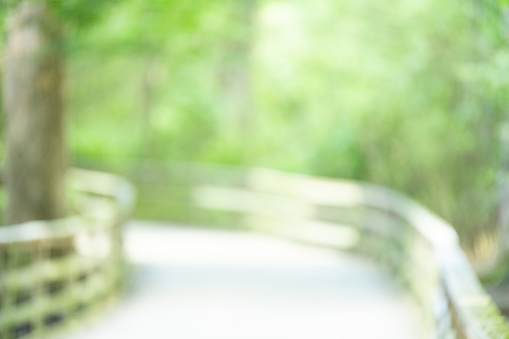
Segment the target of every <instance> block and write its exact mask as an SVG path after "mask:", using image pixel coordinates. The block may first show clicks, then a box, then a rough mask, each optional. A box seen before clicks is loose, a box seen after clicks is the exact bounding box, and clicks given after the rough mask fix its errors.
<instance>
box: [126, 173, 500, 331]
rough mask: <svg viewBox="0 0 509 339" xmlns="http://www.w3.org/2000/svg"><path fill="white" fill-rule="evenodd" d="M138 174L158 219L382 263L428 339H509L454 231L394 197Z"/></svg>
mask: <svg viewBox="0 0 509 339" xmlns="http://www.w3.org/2000/svg"><path fill="white" fill-rule="evenodd" d="M140 173H143V175H141V176H136V175H134V176H133V179H134V180H135V181H137V182H138V186H139V189H140V190H141V192H142V194H145V195H152V199H148V200H151V203H152V204H154V203H156V204H160V205H161V208H160V209H158V208H157V207H156V206H154V205H151V206H150V207H151V208H155V209H154V210H153V211H152V212H157V211H159V212H160V213H161V214H160V215H159V216H160V217H165V218H170V219H172V220H174V221H180V222H190V223H204V224H207V225H210V224H216V225H221V226H233V225H241V227H243V228H249V229H256V230H259V231H265V232H269V233H277V234H279V235H283V236H286V237H291V238H293V239H296V240H299V241H305V242H310V243H315V244H318V245H321V246H330V247H334V248H341V249H347V250H353V251H356V252H359V253H363V254H366V255H369V256H371V257H373V258H375V259H376V260H378V261H379V262H381V263H382V264H385V265H387V267H389V268H390V269H391V270H393V272H394V274H396V275H398V276H399V277H400V278H401V279H402V280H403V281H404V282H405V283H406V284H407V286H408V288H409V289H410V290H411V291H412V292H413V294H414V295H415V296H416V298H417V300H418V302H419V304H420V305H421V308H422V310H423V316H424V318H425V321H426V323H427V325H428V326H427V328H428V329H429V337H430V338H440V339H442V338H447V339H450V338H461V339H488V338H492V339H499V338H509V328H508V326H507V325H506V322H505V319H504V318H503V317H502V316H501V314H500V312H499V311H498V310H497V308H496V306H495V305H494V303H493V302H492V300H491V299H490V298H489V296H488V295H487V294H486V292H485V291H484V290H483V288H482V286H481V284H480V283H479V281H478V279H477V277H476V275H475V273H474V271H473V270H472V268H471V266H470V265H469V263H468V261H467V258H466V256H465V254H464V253H463V251H462V250H461V249H460V247H459V244H458V238H457V235H456V233H455V231H454V230H453V228H452V227H451V226H450V225H448V224H447V223H446V222H445V221H443V220H442V219H440V218H439V217H437V216H435V215H434V214H432V213H431V212H429V211H428V210H426V209H425V208H423V207H422V206H420V205H419V204H417V203H415V202H413V201H411V200H410V199H408V198H406V197H404V196H403V195H401V194H399V193H397V192H394V191H391V190H389V189H386V188H382V187H377V186H373V185H368V184H363V183H357V182H351V181H341V180H327V179H319V178H313V177H309V176H303V175H295V174H287V173H281V172H277V171H272V170H265V169H231V168H227V167H218V166H215V167H214V166H204V165H190V164H181V165H174V166H171V167H165V168H162V167H158V166H146V167H144V169H143V170H142V171H141V172H140ZM165 185H166V187H165ZM141 200H145V199H141ZM141 203H142V204H143V201H142V202H141ZM141 213H142V214H143V213H150V212H147V210H145V211H141Z"/></svg>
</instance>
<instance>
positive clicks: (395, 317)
mask: <svg viewBox="0 0 509 339" xmlns="http://www.w3.org/2000/svg"><path fill="white" fill-rule="evenodd" d="M125 244H126V251H127V255H128V258H129V260H130V261H131V262H132V263H133V264H134V266H133V272H132V275H131V279H130V289H129V292H128V293H127V295H126V298H125V300H123V301H121V302H120V303H119V305H116V307H114V308H113V309H112V310H110V311H109V312H107V314H103V315H102V317H101V318H100V319H98V320H95V321H93V322H91V323H90V324H88V325H89V326H87V327H86V328H85V329H83V327H80V330H79V331H78V332H77V333H76V334H75V335H72V336H68V338H69V339H112V338H122V339H140V338H141V339H144V338H147V339H149V338H150V339H159V338H161V339H163V338H171V339H332V338H335V339H338V338H341V339H356V338H359V339H364V338H376V339H384V338H387V339H418V338H420V337H422V335H421V331H420V330H419V325H420V324H419V318H418V313H417V311H416V309H415V307H414V305H413V304H412V302H411V300H410V298H409V297H408V296H407V295H406V294H405V293H404V292H403V291H402V290H401V288H399V287H398V285H397V284H396V283H395V282H394V281H393V280H392V279H391V277H390V276H389V275H388V274H387V273H386V272H384V271H383V270H381V269H380V268H378V267H377V266H376V265H373V264H372V263H371V262H369V261H366V260H363V259H360V258H358V257H356V256H352V255H349V254H345V253H342V252H336V251H333V250H328V249H321V248H314V247H309V246H305V245H300V244H295V243H292V242H287V241H284V240H280V239H275V238H270V237H266V236H262V235H258V234H253V233H246V232H239V231H219V230H208V229H207V230H205V229H200V228H189V227H179V226H171V225H164V224H157V223H149V222H133V223H131V224H129V225H128V226H127V229H126V239H125Z"/></svg>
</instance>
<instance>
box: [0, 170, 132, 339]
mask: <svg viewBox="0 0 509 339" xmlns="http://www.w3.org/2000/svg"><path fill="white" fill-rule="evenodd" d="M133 192H134V191H133V189H132V187H131V186H130V184H128V183H127V182H126V181H124V180H122V179H120V178H117V177H115V176H111V175H107V174H101V173H96V172H90V171H83V170H73V171H72V172H71V173H70V174H69V196H70V205H71V206H70V209H71V211H72V215H71V216H70V217H68V218H66V219H62V220H56V221H34V222H28V223H24V224H19V225H10V226H3V227H0V338H1V339H11V338H25V337H26V338H44V337H46V335H47V334H48V333H50V332H51V331H55V330H57V329H60V328H62V327H63V326H62V325H66V324H71V323H73V322H75V321H76V320H77V319H79V318H80V317H82V316H83V315H84V314H85V313H88V312H89V311H90V310H92V309H95V308H96V307H97V306H98V305H99V304H103V303H104V301H105V300H108V299H109V297H110V296H111V295H112V294H113V293H114V292H115V291H116V290H117V289H118V287H119V285H120V282H121V276H122V273H123V270H124V269H123V260H122V237H121V225H122V223H123V222H124V221H125V219H126V216H127V213H128V211H129V209H130V208H131V204H132V202H133V197H134V196H133Z"/></svg>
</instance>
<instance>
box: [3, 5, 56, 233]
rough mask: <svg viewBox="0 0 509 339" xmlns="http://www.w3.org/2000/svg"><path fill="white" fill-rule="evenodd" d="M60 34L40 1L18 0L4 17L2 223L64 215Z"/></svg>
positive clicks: (52, 18) (54, 217) (53, 19)
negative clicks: (6, 19)
mask: <svg viewBox="0 0 509 339" xmlns="http://www.w3.org/2000/svg"><path fill="white" fill-rule="evenodd" d="M61 38H62V37H61V32H60V25H59V23H58V22H57V20H56V18H55V17H53V16H52V15H51V13H50V11H49V9H48V8H47V7H46V5H45V4H44V2H34V1H25V2H22V3H21V4H20V5H19V6H18V7H17V9H16V10H15V11H14V12H13V14H12V15H11V17H10V21H9V27H8V38H7V39H8V41H7V48H6V54H5V58H4V75H3V93H4V98H3V102H4V111H5V114H6V129H7V130H6V136H7V160H6V169H5V176H4V180H5V186H6V190H7V213H6V222H7V223H8V224H16V223H21V222H25V221H29V220H48V219H56V218H61V217H63V216H64V215H65V171H66V143H65V140H64V139H65V138H64V112H63V84H62V81H63V72H64V70H63V56H62V48H61V45H60V42H61Z"/></svg>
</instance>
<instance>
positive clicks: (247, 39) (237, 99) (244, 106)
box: [221, 0, 257, 136]
mask: <svg viewBox="0 0 509 339" xmlns="http://www.w3.org/2000/svg"><path fill="white" fill-rule="evenodd" d="M256 1H257V0H235V5H236V14H237V18H238V20H237V21H238V24H239V27H240V29H239V30H238V32H240V33H239V35H238V36H236V37H234V38H233V39H231V40H230V41H227V42H226V43H225V53H226V54H227V55H226V58H225V59H226V60H225V61H226V63H225V65H224V67H223V69H222V73H221V82H222V87H223V93H224V98H225V102H226V110H227V112H226V113H227V116H228V118H229V119H230V121H231V123H232V124H233V126H232V127H233V129H234V130H236V131H237V132H239V133H240V134H241V135H243V136H246V135H249V134H250V132H252V129H253V124H254V117H253V99H252V88H251V54H252V45H253V39H254V30H255V22H254V21H255V20H254V18H255V13H256V9H257V2H256Z"/></svg>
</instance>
